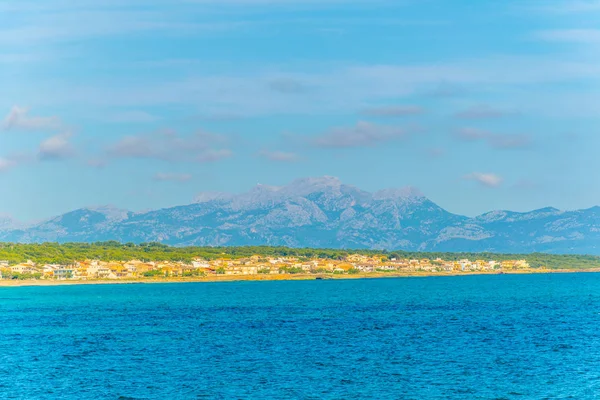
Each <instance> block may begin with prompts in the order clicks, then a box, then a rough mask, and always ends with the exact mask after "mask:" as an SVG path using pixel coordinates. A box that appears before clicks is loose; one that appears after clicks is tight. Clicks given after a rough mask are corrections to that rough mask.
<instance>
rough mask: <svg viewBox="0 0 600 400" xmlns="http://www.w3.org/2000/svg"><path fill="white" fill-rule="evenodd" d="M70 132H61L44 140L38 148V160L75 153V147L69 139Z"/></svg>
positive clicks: (70, 155) (66, 156)
mask: <svg viewBox="0 0 600 400" xmlns="http://www.w3.org/2000/svg"><path fill="white" fill-rule="evenodd" d="M71 136H72V135H71V133H70V132H65V133H61V134H58V135H55V136H52V137H50V138H48V139H46V140H44V141H43V142H42V143H41V144H40V147H39V150H38V158H39V159H40V160H60V159H64V158H69V157H72V156H73V155H75V149H74V148H73V145H72V144H71V142H70V141H69V139H70V138H71Z"/></svg>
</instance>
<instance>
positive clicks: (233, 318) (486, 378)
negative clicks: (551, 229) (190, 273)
mask: <svg viewBox="0 0 600 400" xmlns="http://www.w3.org/2000/svg"><path fill="white" fill-rule="evenodd" d="M0 398H2V399H4V398H15V399H118V398H121V399H205V398H206V399H230V398H231V399H246V398H256V399H266V398H276V399H358V398H360V399H369V398H370V399H448V398H456V399H544V398H547V399H566V398H573V399H586V398H590V399H592V398H600V274H564V275H562V274H556V275H523V276H515V275H496V276H466V277H447V278H415V279H378V280H349V281H337V280H336V281H302V282H233V283H190V284H161V285H106V286H105V285H89V286H70V287H31V288H0Z"/></svg>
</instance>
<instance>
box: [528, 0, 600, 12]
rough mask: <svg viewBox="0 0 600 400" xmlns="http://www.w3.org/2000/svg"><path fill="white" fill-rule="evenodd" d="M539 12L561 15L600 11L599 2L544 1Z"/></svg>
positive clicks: (583, 0) (592, 0)
mask: <svg viewBox="0 0 600 400" xmlns="http://www.w3.org/2000/svg"><path fill="white" fill-rule="evenodd" d="M542 3H543V5H542V6H540V7H538V8H537V9H538V10H541V11H544V12H551V13H559V14H570V13H574V14H575V13H587V12H593V11H600V1H599V0H554V1H552V0H548V1H546V0H544V1H543V2H542Z"/></svg>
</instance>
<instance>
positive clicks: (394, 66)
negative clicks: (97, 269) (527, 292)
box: [0, 0, 600, 221]
mask: <svg viewBox="0 0 600 400" xmlns="http://www.w3.org/2000/svg"><path fill="white" fill-rule="evenodd" d="M599 27H600V1H599V0H543V1H536V0H503V1H497V0H481V1H477V2H474V1H472V0H452V1H449V0H364V1H363V0H144V1H141V0H102V1H100V0H95V1H91V0H78V1H77V2H73V1H66V0H45V1H43V2H41V1H37V0H35V1H34V0H2V2H0V188H1V189H0V190H1V191H2V193H1V195H0V215H3V216H11V217H13V218H16V219H19V220H22V221H33V220H39V219H43V218H48V217H51V216H53V215H57V214H60V213H63V212H66V211H69V210H73V209H76V208H81V207H85V206H99V205H107V204H110V205H113V206H116V207H121V208H126V209H130V210H134V211H141V210H147V209H155V208H162V207H168V206H173V205H181V204H188V203H191V202H192V201H193V199H194V198H195V197H196V195H197V194H198V193H200V192H204V191H225V192H234V193H239V192H244V191H247V190H249V189H250V188H252V187H253V186H254V185H256V184H257V183H261V184H269V185H284V184H287V183H289V182H290V181H292V180H294V179H296V178H300V177H309V176H324V175H329V176H336V177H339V178H340V179H341V180H342V181H343V182H344V183H347V184H351V185H355V186H358V187H360V188H362V189H364V190H369V191H375V190H378V189H384V188H392V187H403V186H408V185H410V186H415V187H417V188H419V189H420V190H421V191H422V192H423V193H424V194H425V195H426V196H427V197H429V198H430V199H431V200H433V201H434V202H436V203H437V204H439V205H440V206H442V207H444V208H446V209H447V210H449V211H451V212H454V213H459V214H464V215H477V214H480V213H483V212H486V211H490V210H493V209H509V210H515V211H526V210H532V209H536V208H541V207H546V206H554V207H557V208H560V209H580V208H587V207H591V206H594V205H600V184H599V183H600V182H599V180H600V178H599V176H600V175H599V174H598V173H597V171H598V170H600V157H599V156H598V152H599V149H600V29H599Z"/></svg>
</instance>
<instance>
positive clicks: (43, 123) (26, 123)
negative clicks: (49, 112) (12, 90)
mask: <svg viewBox="0 0 600 400" xmlns="http://www.w3.org/2000/svg"><path fill="white" fill-rule="evenodd" d="M61 127H62V122H61V121H60V119H59V118H58V117H38V116H32V115H30V113H29V109H28V108H25V107H19V106H14V107H13V108H12V109H11V110H10V112H9V113H8V115H7V116H6V117H5V118H4V121H2V129H3V130H5V131H12V130H32V131H43V130H56V129H60V128H61Z"/></svg>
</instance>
